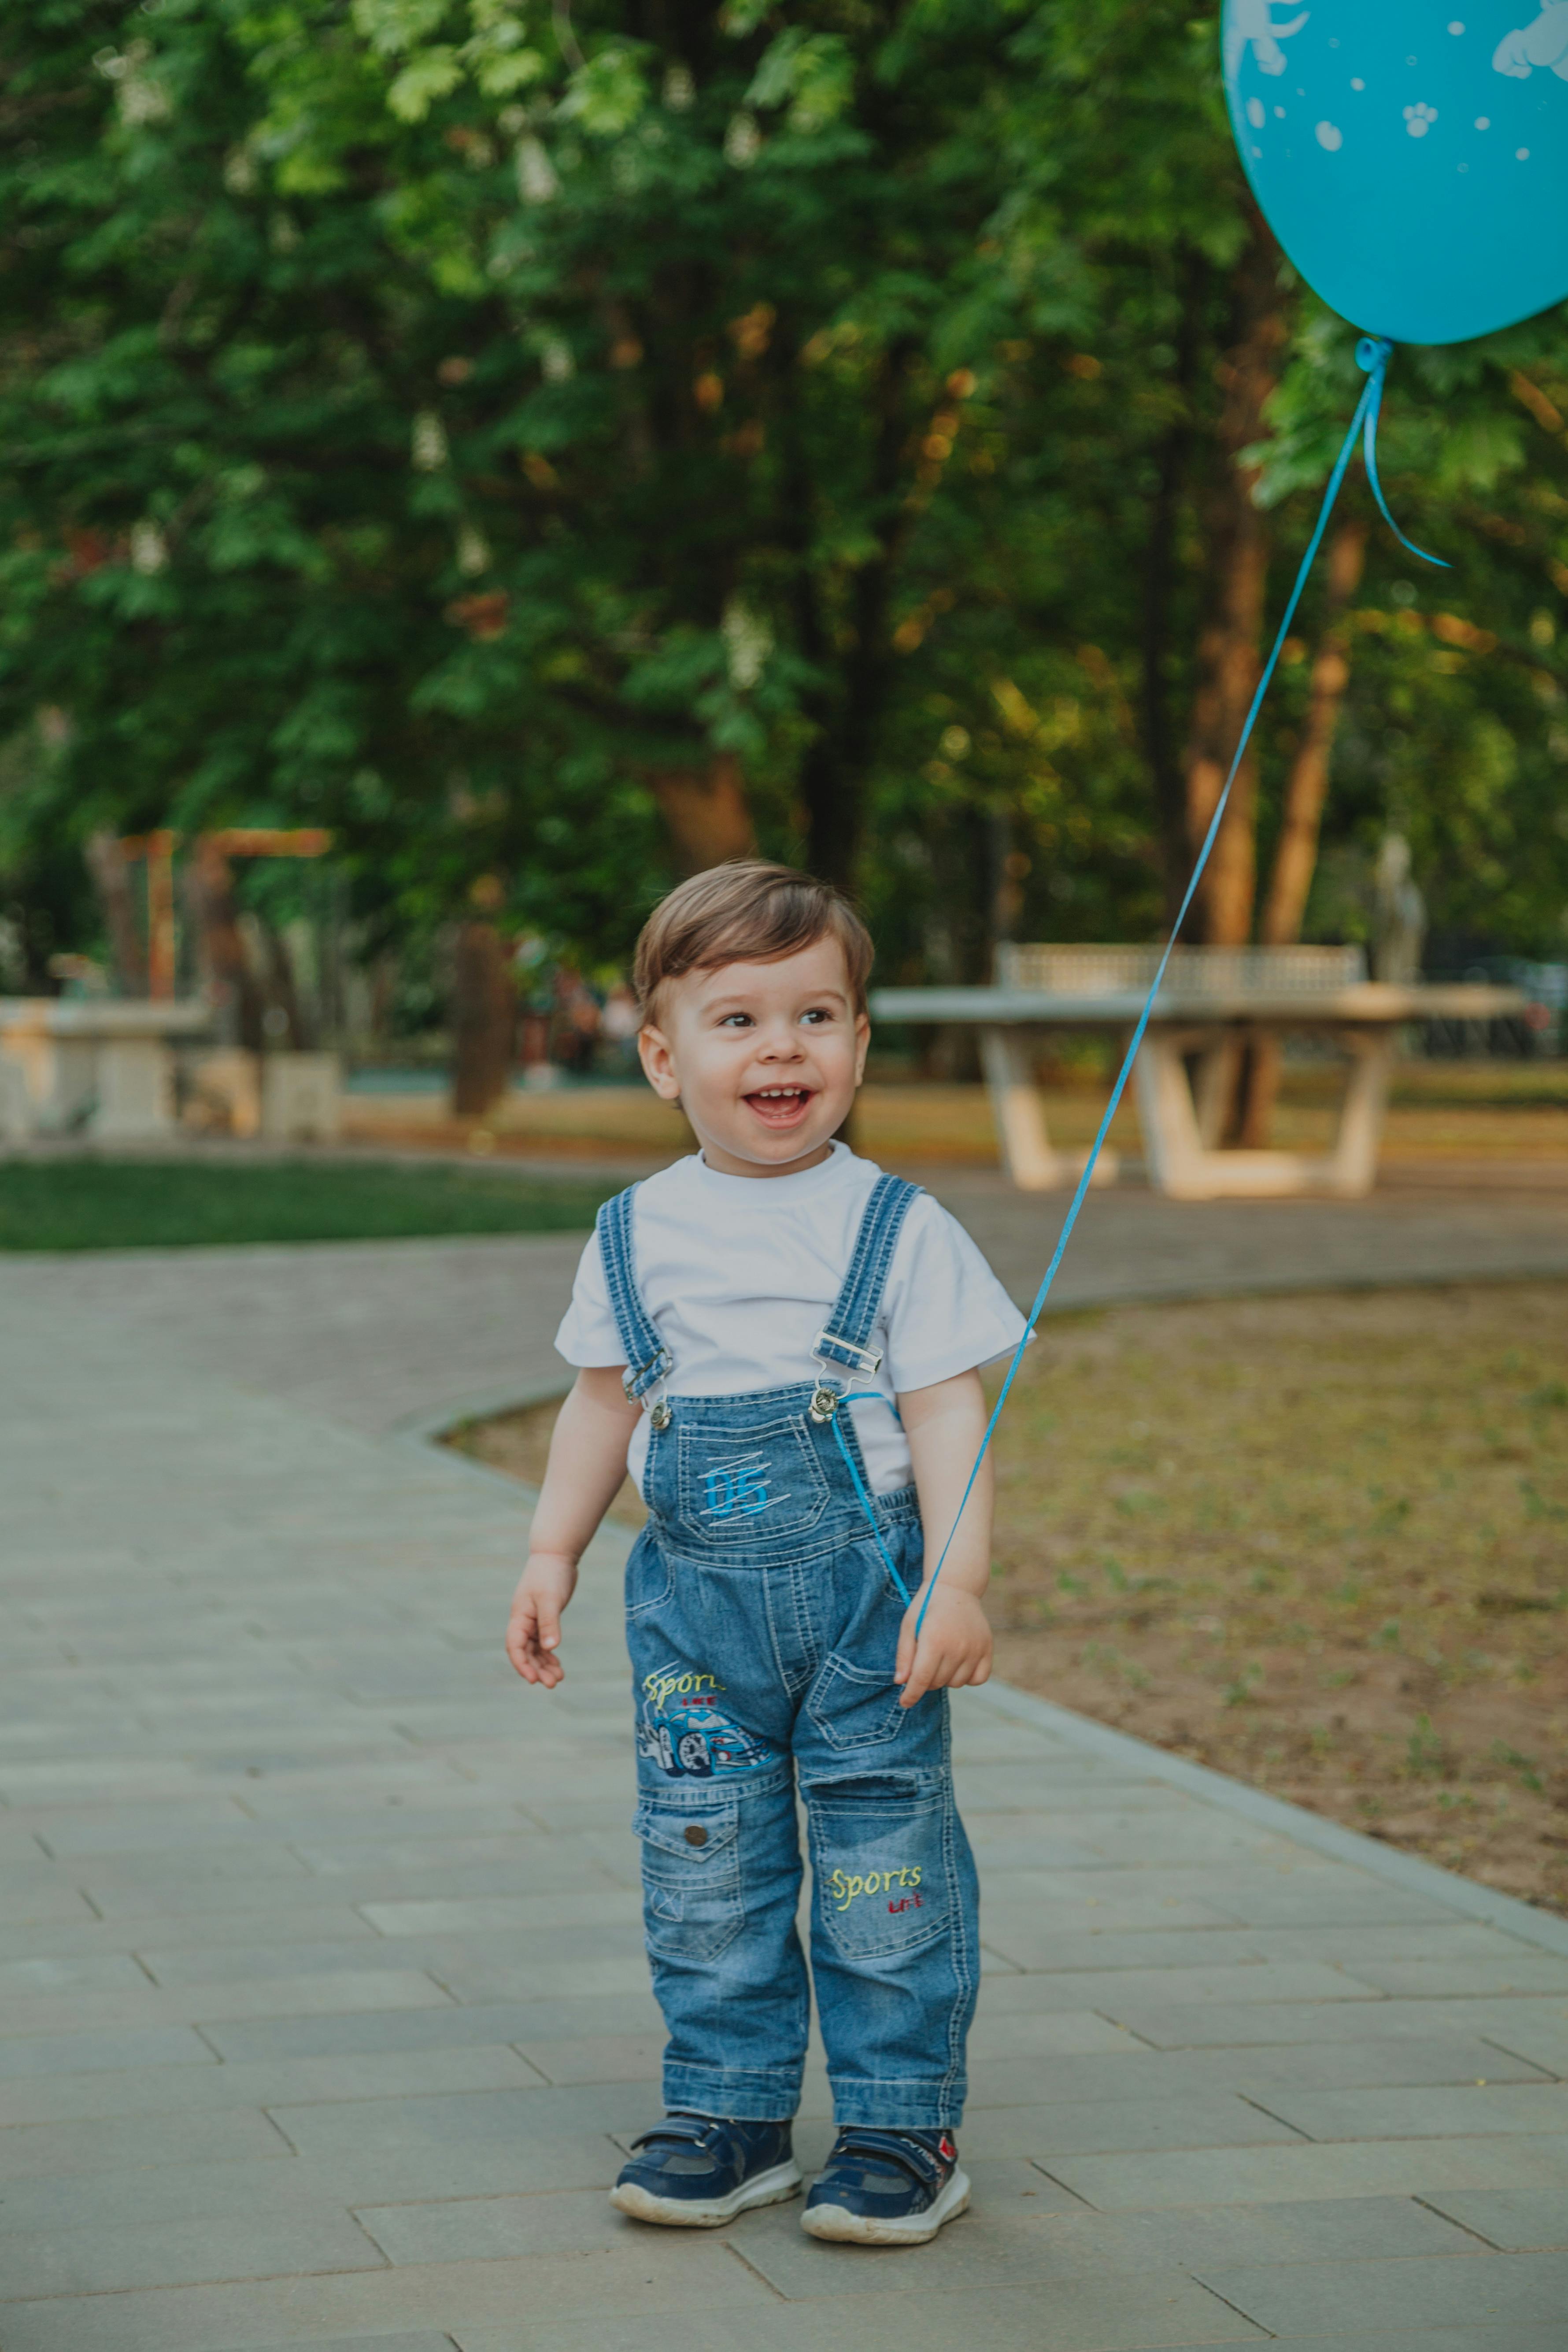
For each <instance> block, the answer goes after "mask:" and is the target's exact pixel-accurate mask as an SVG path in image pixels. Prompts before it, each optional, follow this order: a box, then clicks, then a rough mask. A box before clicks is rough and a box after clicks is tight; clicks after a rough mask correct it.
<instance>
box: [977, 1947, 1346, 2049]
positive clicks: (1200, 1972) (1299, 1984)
mask: <svg viewBox="0 0 1568 2352" xmlns="http://www.w3.org/2000/svg"><path fill="white" fill-rule="evenodd" d="M1155 2000H1158V2001H1159V2002H1160V2003H1161V2004H1162V2005H1163V2006H1166V2007H1181V2008H1185V2007H1187V2006H1189V2005H1191V2006H1193V2007H1213V2008H1214V2009H1215V2011H1218V2012H1220V2013H1221V2015H1222V2016H1223V2017H1224V2018H1226V2019H1228V2018H1231V2017H1233V2016H1234V2015H1236V2014H1237V2012H1238V2011H1246V2010H1247V2009H1249V2008H1251V2006H1252V2005H1253V2004H1254V2003H1255V2002H1256V2003H1258V2005H1260V2006H1262V2005H1270V2004H1276V2003H1279V2002H1280V2001H1291V2002H1294V2001H1300V2002H1303V2003H1305V2002H1309V2001H1314V2002H1315V2001H1334V2002H1338V2003H1341V2004H1345V2003H1349V2002H1351V2001H1356V2002H1359V2003H1367V2004H1372V2003H1375V2002H1376V2001H1377V2000H1378V1995H1377V1993H1376V1992H1375V1991H1374V1990H1373V1988H1372V1986H1370V1985H1364V1984H1362V1983H1360V1982H1359V1981H1358V1980H1357V1979H1355V1978H1354V1977H1351V1976H1347V1975H1345V1974H1344V1973H1342V1970H1340V1969H1331V1968H1325V1967H1324V1965H1323V1964H1322V1962H1321V1960H1302V1961H1301V1962H1300V1963H1299V1964H1296V1963H1292V1962H1290V1961H1289V1960H1259V1961H1258V1962H1257V1963H1256V1964H1255V1965H1253V1966H1251V1967H1243V1968H1220V1969H1205V1968H1202V1967H1199V1968H1190V1969H1172V1968H1165V1969H1105V1970H1100V1969H1082V1970H1077V1969H1061V1970H1059V1971H1055V1972H1053V1973H1052V1974H1051V1975H1049V1976H1040V1975H1034V1974H1026V1975H1021V1976H1016V1977H1010V1978H1008V1979H1006V1980H1005V1983H1004V1984H1001V1985H998V1986H997V1987H996V1988H995V1989H994V1994H993V1996H992V2000H991V2002H990V2006H991V2009H992V2013H993V2014H994V2013H995V2012H996V2011H997V2010H998V2009H999V2008H1005V2009H1009V2010H1011V2009H1013V2008H1015V2007H1016V2008H1017V2009H1020V2010H1029V2009H1097V2010H1099V2011H1100V2012H1101V2013H1102V2014H1103V2015H1105V2016H1108V2017H1111V2018H1114V2019H1115V2021H1117V2023H1119V2024H1124V2025H1125V2024H1131V2025H1132V2027H1133V2031H1134V2032H1137V2031H1139V2028H1138V2027H1137V2026H1136V2024H1135V2023H1134V2022H1133V2021H1134V2020H1135V2019H1136V2017H1137V2015H1138V2013H1139V2011H1141V2010H1146V2009H1147V2008H1148V2007H1149V2006H1150V2005H1151V2004H1152V2002H1154V2001H1155ZM1239 2038H1240V2036H1239V2035H1238V2036H1237V2039H1239Z"/></svg>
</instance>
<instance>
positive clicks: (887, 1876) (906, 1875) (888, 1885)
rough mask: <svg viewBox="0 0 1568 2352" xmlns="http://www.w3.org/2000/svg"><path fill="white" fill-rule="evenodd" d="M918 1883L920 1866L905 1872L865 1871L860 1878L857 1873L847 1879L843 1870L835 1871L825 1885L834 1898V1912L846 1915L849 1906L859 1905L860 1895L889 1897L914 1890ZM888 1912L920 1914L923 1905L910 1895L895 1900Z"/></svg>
mask: <svg viewBox="0 0 1568 2352" xmlns="http://www.w3.org/2000/svg"><path fill="white" fill-rule="evenodd" d="M920 1883H921V1866H920V1864H919V1863H912V1864H910V1866H909V1868H908V1869H906V1870H872V1871H868V1873H867V1874H866V1875H865V1877H863V1878H862V1877H861V1876H860V1875H859V1874H858V1873H856V1874H853V1875H849V1874H846V1873H845V1872H844V1871H842V1870H836V1871H835V1872H834V1874H833V1876H832V1877H831V1879H830V1880H829V1881H828V1887H829V1891H830V1892H831V1893H832V1895H834V1897H835V1898H836V1899H835V1902H834V1906H833V1907H834V1909H835V1910H836V1911H847V1910H848V1908H849V1906H850V1905H851V1904H852V1903H856V1902H858V1900H859V1898H860V1896H861V1895H890V1894H892V1892H893V1889H894V1888H895V1887H900V1886H909V1887H916V1886H918V1885H920ZM888 1908H889V1911H921V1910H923V1909H924V1908H925V1905H924V1902H923V1900H922V1898H921V1896H920V1895H914V1894H910V1895H901V1896H899V1897H897V1898H896V1899H895V1900H894V1901H893V1902H891V1903H889V1906H888Z"/></svg>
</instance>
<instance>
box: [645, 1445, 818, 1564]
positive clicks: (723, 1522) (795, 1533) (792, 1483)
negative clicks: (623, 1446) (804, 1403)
mask: <svg viewBox="0 0 1568 2352" xmlns="http://www.w3.org/2000/svg"><path fill="white" fill-rule="evenodd" d="M676 1434H677V1436H678V1438H679V1477H680V1517H681V1520H682V1523H683V1529H682V1532H683V1535H684V1537H685V1538H686V1540H687V1541H689V1542H691V1543H693V1544H695V1545H696V1546H697V1547H698V1548H699V1549H702V1550H705V1551H716V1552H724V1551H733V1552H743V1551H755V1550H757V1549H760V1548H761V1547H763V1546H764V1545H773V1544H775V1543H778V1542H781V1541H788V1540H789V1539H791V1538H795V1537H799V1536H803V1535H805V1534H806V1533H807V1532H808V1530H809V1529H810V1528H814V1527H815V1526H816V1523H817V1521H818V1520H819V1519H820V1518H821V1517H822V1515H823V1513H824V1512H825V1511H826V1508H827V1499H828V1489H827V1480H826V1475H824V1472H823V1469H822V1465H821V1464H820V1463H819V1462H818V1460H817V1458H816V1449H815V1447H814V1446H813V1444H812V1442H811V1439H810V1437H809V1435H808V1434H807V1433H806V1429H805V1421H804V1418H803V1417H802V1416H801V1415H799V1414H794V1413H792V1414H790V1415H788V1416H787V1417H784V1418H780V1419H777V1420H773V1421H765V1422H762V1423H758V1424H757V1425H756V1426H755V1427H753V1428H751V1429H733V1430H723V1431H719V1430H713V1429H704V1428H703V1427H702V1425H701V1423H696V1424H695V1425H691V1424H688V1425H687V1426H686V1427H685V1428H682V1427H681V1425H680V1423H679V1422H677V1423H676Z"/></svg>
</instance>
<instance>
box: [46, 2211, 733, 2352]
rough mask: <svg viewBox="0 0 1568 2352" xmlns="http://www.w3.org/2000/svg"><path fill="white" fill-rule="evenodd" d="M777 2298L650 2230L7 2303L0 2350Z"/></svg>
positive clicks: (177, 2347) (701, 2250)
mask: <svg viewBox="0 0 1568 2352" xmlns="http://www.w3.org/2000/svg"><path fill="white" fill-rule="evenodd" d="M718 2303H722V2305H723V2306H724V2308H725V2309H726V2311H727V2312H730V2313H732V2314H733V2315H734V2321H735V2323H736V2324H738V2325H741V2326H744V2320H743V2318H742V2315H743V2314H745V2313H746V2312H748V2311H750V2310H752V2309H756V2308H758V2307H759V2306H762V2307H768V2306H771V2305H772V2304H773V2295H772V2294H771V2292H770V2290H769V2289H768V2288H767V2287H766V2286H765V2285H764V2284H763V2281H762V2280H761V2279H759V2278H758V2277H757V2276H756V2274H755V2273H754V2272H752V2271H750V2270H748V2269H747V2267H746V2265H745V2264H744V2263H742V2262H739V2261H737V2260H736V2258H735V2257H734V2256H733V2255H732V2254H731V2252H730V2250H729V2249H728V2247H726V2246H723V2245H721V2244H713V2243H711V2242H703V2243H699V2244H697V2245H695V2246H693V2245H692V2244H691V2243H690V2242H689V2240H688V2239H686V2238H684V2237H682V2238H679V2239H677V2240H675V2241H674V2242H672V2241H671V2238H670V2237H668V2236H665V2235H663V2234H659V2235H658V2236H656V2235H655V2233H653V2232H651V2231H648V2232H646V2233H641V2234H639V2236H638V2238H637V2242H636V2243H635V2244H630V2245H625V2246H615V2247H612V2248H609V2249H606V2250H605V2251H603V2252H597V2253H589V2254H575V2253H567V2254H552V2253H542V2254H536V2255H534V2256H532V2257H531V2258H528V2259H525V2260H522V2261H518V2262H485V2263H461V2264H447V2263H439V2264H432V2265H426V2266H415V2265H409V2266H407V2267H403V2268H399V2269H397V2270H392V2269H388V2268H385V2267H383V2268H380V2269H377V2270H374V2271H368V2272H367V2271H361V2272H358V2273H354V2274H352V2275H349V2276H342V2275H339V2276H333V2277H318V2278H315V2279H312V2280H310V2282H308V2283H307V2282H305V2281H303V2280H297V2279H294V2280H283V2279H264V2280H258V2281H256V2282H253V2283H247V2284H243V2285H225V2286H188V2287H181V2288H174V2289H163V2290H153V2291H152V2292H142V2293H126V2294H118V2295H115V2296H113V2297H102V2296H91V2297H81V2296H76V2295H65V2296H59V2297H57V2298H55V2299H54V2300H52V2301H50V2302H35V2303H18V2304H13V2305H10V2306H9V2308H8V2310H7V2314H6V2329H7V2334H6V2339H5V2352H226V2347H231V2346H233V2347H237V2346H242V2345H247V2344H249V2345H255V2344H258V2343H261V2344H265V2343H268V2342H272V2343H277V2344H296V2343H307V2344H308V2343H310V2342H311V2341H312V2340H314V2339H316V2338H319V2337H321V2336H327V2337H331V2336H333V2335H338V2336H342V2335H343V2334H344V2333H348V2334H349V2335H350V2336H353V2334H356V2333H362V2334H373V2333H374V2332H375V2331H377V2330H380V2331H381V2332H385V2331H386V2330H387V2329H388V2328H392V2327H396V2326H400V2325H401V2326H404V2327H405V2328H406V2327H407V2326H408V2325H409V2323H414V2324H416V2325H428V2326H442V2327H445V2328H446V2329H447V2330H448V2331H449V2332H451V2333H454V2334H455V2333H457V2331H458V2329H460V2328H461V2327H463V2326H468V2327H470V2328H477V2327H480V2326H489V2327H495V2326H517V2325H518V2324H519V2315H520V2314H527V2313H533V2312H547V2313H549V2314H550V2315H551V2319H552V2322H553V2323H559V2322H560V2321H563V2320H570V2319H573V2318H581V2319H585V2320H589V2321H594V2320H596V2319H597V2318H598V2317H600V2316H601V2315H605V2316H608V2315H618V2314H624V2315H626V2316H628V2317H635V2316H637V2315H644V2316H647V2315H653V2314H655V2313H658V2312H659V2311H661V2310H662V2311H664V2312H673V2313H678V2314H679V2313H680V2312H682V2311H684V2310H686V2309H687V2308H688V2307H689V2306H690V2305H694V2304H695V2305H705V2304H718ZM522 2324H523V2325H525V2326H526V2325H529V2324H531V2323H529V2322H527V2321H524V2322H523V2323H522Z"/></svg>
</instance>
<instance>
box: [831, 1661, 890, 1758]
mask: <svg viewBox="0 0 1568 2352" xmlns="http://www.w3.org/2000/svg"><path fill="white" fill-rule="evenodd" d="M900 1697H901V1694H900V1689H899V1685H897V1683H892V1682H889V1680H888V1677H887V1675H885V1674H878V1673H876V1672H874V1671H868V1669H867V1668H866V1667H864V1666H852V1665H851V1664H849V1661H848V1659H847V1658H840V1657H837V1656H835V1657H830V1658H828V1659H827V1660H826V1662H825V1663H824V1664H823V1668H822V1671H821V1673H820V1674H819V1675H817V1677H816V1681H815V1682H814V1683H813V1684H812V1685H811V1688H810V1690H809V1691H808V1692H807V1693H806V1699H805V1708H806V1713H807V1714H808V1715H809V1716H810V1717H811V1719H812V1721H813V1723H815V1724H816V1727H817V1729H818V1731H820V1732H821V1734H822V1736H823V1738H824V1739H826V1742H827V1745H828V1746H829V1748H837V1749H839V1750H840V1752H841V1753H842V1754H844V1755H849V1754H851V1753H853V1752H854V1751H855V1750H856V1749H858V1748H886V1747H887V1746H888V1745H889V1743H890V1742H891V1741H892V1740H895V1739H897V1738H898V1736H899V1734H900V1731H901V1730H902V1729H903V1727H904V1726H905V1724H906V1723H907V1722H908V1721H909V1720H910V1709H909V1708H908V1707H905V1706H901V1705H900Z"/></svg>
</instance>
